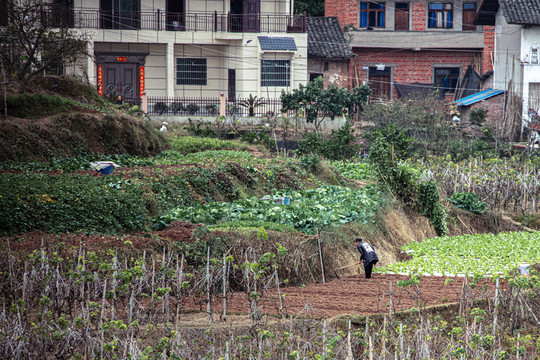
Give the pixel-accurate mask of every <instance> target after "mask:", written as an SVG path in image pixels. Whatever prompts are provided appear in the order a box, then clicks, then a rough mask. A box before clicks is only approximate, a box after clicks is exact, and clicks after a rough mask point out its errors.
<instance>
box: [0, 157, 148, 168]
mask: <svg viewBox="0 0 540 360" xmlns="http://www.w3.org/2000/svg"><path fill="white" fill-rule="evenodd" d="M92 161H113V162H115V163H117V164H118V165H120V166H122V167H124V166H128V167H133V166H153V163H154V160H153V159H152V158H143V157H140V156H133V155H127V154H122V155H107V154H100V155H86V156H76V157H72V158H58V159H52V160H50V161H49V162H37V161H34V162H15V161H6V162H0V169H2V170H19V171H63V172H73V171H77V170H90V169H91V167H90V163H91V162H92Z"/></svg>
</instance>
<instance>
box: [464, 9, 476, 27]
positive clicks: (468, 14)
mask: <svg viewBox="0 0 540 360" xmlns="http://www.w3.org/2000/svg"><path fill="white" fill-rule="evenodd" d="M475 17H476V3H463V30H469V31H470V30H476V25H474V18H475Z"/></svg>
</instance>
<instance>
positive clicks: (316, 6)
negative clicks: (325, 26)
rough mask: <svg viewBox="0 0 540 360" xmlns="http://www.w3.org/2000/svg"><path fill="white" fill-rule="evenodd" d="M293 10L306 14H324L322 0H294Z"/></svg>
mask: <svg viewBox="0 0 540 360" xmlns="http://www.w3.org/2000/svg"><path fill="white" fill-rule="evenodd" d="M294 12H295V13H296V14H303V13H304V12H306V15H307V16H324V0H296V1H295V2H294Z"/></svg>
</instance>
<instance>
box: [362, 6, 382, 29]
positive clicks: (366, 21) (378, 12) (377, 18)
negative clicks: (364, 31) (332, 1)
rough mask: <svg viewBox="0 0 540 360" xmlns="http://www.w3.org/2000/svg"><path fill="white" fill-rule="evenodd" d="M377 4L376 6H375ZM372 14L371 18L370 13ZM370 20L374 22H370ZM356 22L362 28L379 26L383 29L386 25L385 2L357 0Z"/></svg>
mask: <svg viewBox="0 0 540 360" xmlns="http://www.w3.org/2000/svg"><path fill="white" fill-rule="evenodd" d="M377 6H378V7H377ZM372 14H373V16H374V17H373V19H372V18H371V15H372ZM371 20H373V22H374V23H375V24H371ZM358 24H359V27H363V28H379V29H384V28H385V27H386V2H385V1H377V2H367V1H359V2H358Z"/></svg>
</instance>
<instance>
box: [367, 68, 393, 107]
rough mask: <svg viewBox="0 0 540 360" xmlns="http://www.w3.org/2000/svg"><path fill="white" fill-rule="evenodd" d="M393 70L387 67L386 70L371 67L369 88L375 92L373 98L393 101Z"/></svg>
mask: <svg viewBox="0 0 540 360" xmlns="http://www.w3.org/2000/svg"><path fill="white" fill-rule="evenodd" d="M391 70H392V68H390V67H388V66H386V67H385V68H384V70H377V67H375V66H370V67H369V77H368V81H369V87H370V88H371V90H373V93H372V95H371V97H372V98H379V99H391V98H392V96H391V92H390V90H391V86H390V85H391V80H392V78H391Z"/></svg>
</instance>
